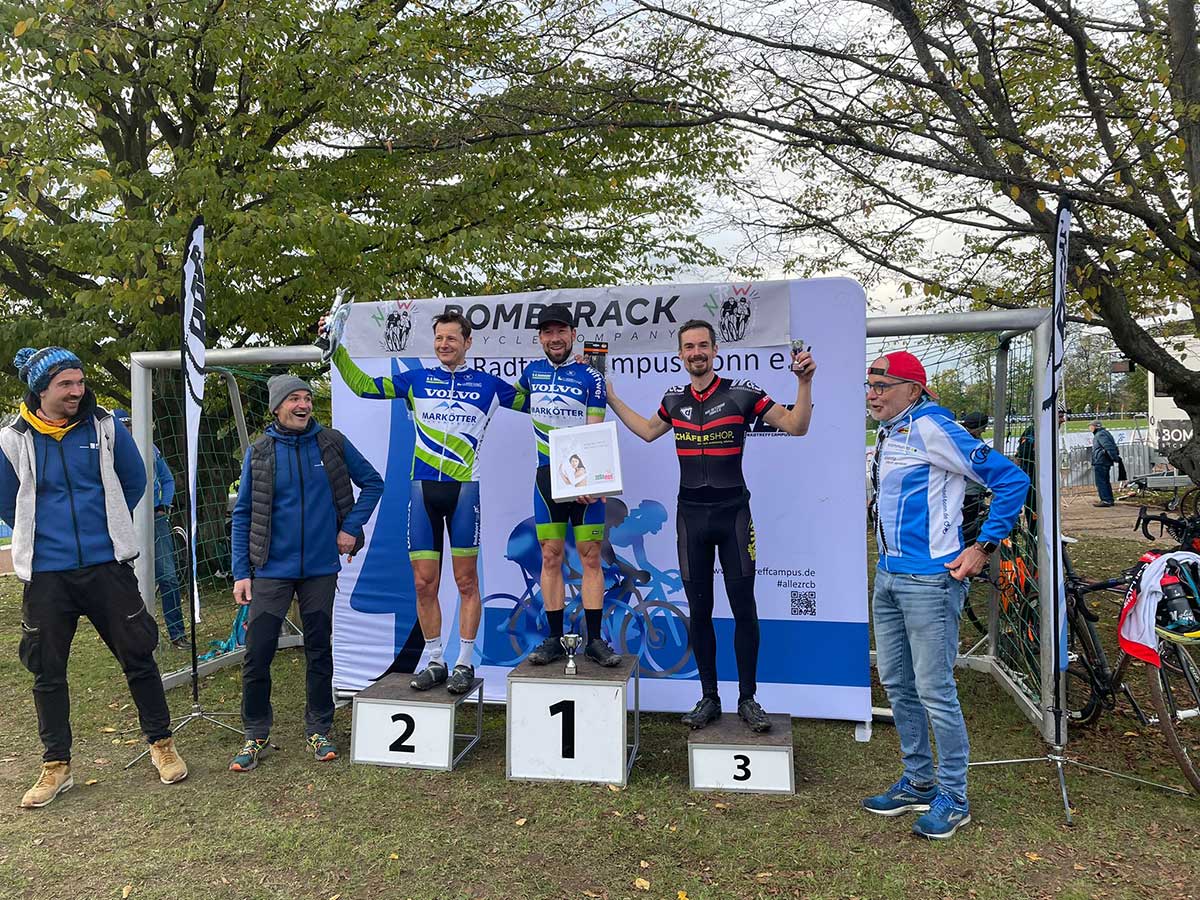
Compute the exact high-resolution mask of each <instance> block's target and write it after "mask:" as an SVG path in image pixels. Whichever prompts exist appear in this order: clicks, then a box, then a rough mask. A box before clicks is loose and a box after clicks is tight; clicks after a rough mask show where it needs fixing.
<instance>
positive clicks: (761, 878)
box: [754, 872, 771, 881]
mask: <svg viewBox="0 0 1200 900" xmlns="http://www.w3.org/2000/svg"><path fill="white" fill-rule="evenodd" d="M754 877H755V878H756V879H757V880H759V881H766V880H767V879H768V878H770V877H771V873H770V872H759V873H758V874H757V875H755V876H754Z"/></svg>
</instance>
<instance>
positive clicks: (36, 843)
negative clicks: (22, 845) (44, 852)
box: [33, 838, 46, 847]
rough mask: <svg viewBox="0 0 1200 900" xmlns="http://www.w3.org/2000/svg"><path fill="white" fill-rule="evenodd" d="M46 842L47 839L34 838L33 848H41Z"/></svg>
mask: <svg viewBox="0 0 1200 900" xmlns="http://www.w3.org/2000/svg"><path fill="white" fill-rule="evenodd" d="M45 841H46V839H45V838H34V839H33V846H35V847H40V846H42V844H43V843H45Z"/></svg>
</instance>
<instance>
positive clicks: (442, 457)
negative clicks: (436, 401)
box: [438, 369, 456, 481]
mask: <svg viewBox="0 0 1200 900" xmlns="http://www.w3.org/2000/svg"><path fill="white" fill-rule="evenodd" d="M455 374H456V373H455V371H454V370H453V369H451V370H450V406H449V407H448V408H447V412H450V413H451V414H453V411H454V378H455ZM449 436H450V429H448V428H447V429H446V437H449ZM446 443H447V442H446V441H442V452H441V453H439V454H438V481H441V480H442V475H444V474H445V463H446Z"/></svg>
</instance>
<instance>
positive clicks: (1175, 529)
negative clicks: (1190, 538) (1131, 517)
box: [1133, 506, 1189, 541]
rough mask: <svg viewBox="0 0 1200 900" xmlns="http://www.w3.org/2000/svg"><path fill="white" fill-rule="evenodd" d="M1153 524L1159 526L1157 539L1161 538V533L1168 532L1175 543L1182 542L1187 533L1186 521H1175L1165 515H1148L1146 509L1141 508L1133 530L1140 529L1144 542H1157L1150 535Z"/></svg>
mask: <svg viewBox="0 0 1200 900" xmlns="http://www.w3.org/2000/svg"><path fill="white" fill-rule="evenodd" d="M1155 522H1157V523H1158V525H1159V531H1158V538H1161V537H1162V536H1163V531H1167V532H1170V534H1171V537H1173V538H1175V540H1176V541H1182V540H1183V536H1184V534H1185V533H1186V532H1187V528H1188V524H1189V522H1188V520H1187V519H1182V518H1181V519H1176V518H1173V517H1172V516H1168V515H1167V514H1166V513H1159V514H1157V515H1151V514H1150V513H1147V512H1146V507H1144V506H1143V507H1141V508H1140V509H1139V510H1138V517H1137V521H1136V522H1134V523H1133V530H1134V531H1137V530H1139V529H1141V532H1142V534H1143V535H1145V536H1146V540H1148V541H1153V540H1157V538H1156V537H1155V536H1154V535H1153V534H1151V533H1150V526H1151V525H1152V524H1154V523H1155Z"/></svg>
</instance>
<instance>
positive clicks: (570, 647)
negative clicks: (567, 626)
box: [559, 634, 583, 675]
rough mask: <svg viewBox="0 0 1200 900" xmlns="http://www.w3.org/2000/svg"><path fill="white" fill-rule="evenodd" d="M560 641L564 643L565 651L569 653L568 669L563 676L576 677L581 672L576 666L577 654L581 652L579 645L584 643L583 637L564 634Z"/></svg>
mask: <svg viewBox="0 0 1200 900" xmlns="http://www.w3.org/2000/svg"><path fill="white" fill-rule="evenodd" d="M559 640H560V641H562V646H563V650H565V651H566V653H567V668H566V670H565V671H564V672H563V674H564V675H575V674H576V673H578V671H579V667H578V666H577V665H576V664H575V654H576V653H578V652H579V645H580V644H582V643H583V635H581V634H564V635H563V636H562V637H560V638H559Z"/></svg>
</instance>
